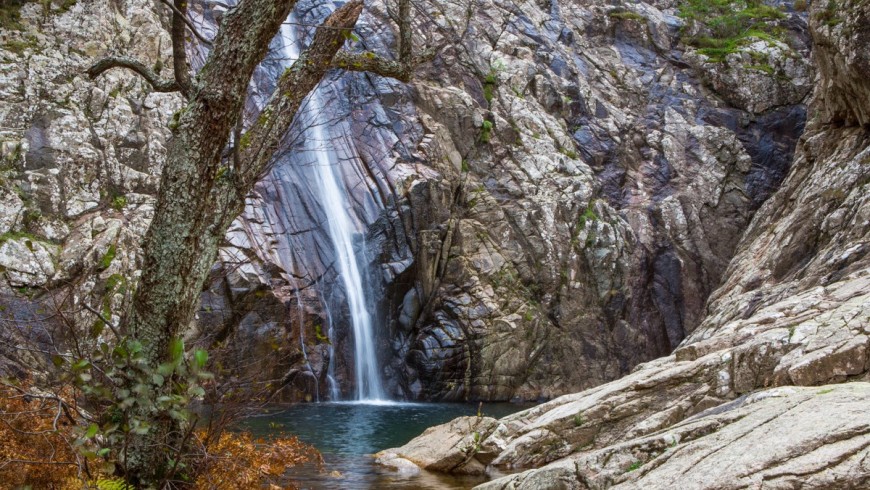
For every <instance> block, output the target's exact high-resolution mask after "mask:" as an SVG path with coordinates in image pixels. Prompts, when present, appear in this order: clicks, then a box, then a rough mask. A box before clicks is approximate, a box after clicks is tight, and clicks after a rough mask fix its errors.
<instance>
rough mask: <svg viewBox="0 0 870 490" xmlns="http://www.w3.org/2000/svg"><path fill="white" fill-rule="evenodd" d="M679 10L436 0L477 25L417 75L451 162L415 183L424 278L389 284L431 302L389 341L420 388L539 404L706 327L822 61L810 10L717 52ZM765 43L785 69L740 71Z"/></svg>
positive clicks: (436, 160)
mask: <svg viewBox="0 0 870 490" xmlns="http://www.w3.org/2000/svg"><path fill="white" fill-rule="evenodd" d="M678 6H679V5H677V4H675V3H673V2H646V3H635V4H631V5H624V6H622V7H619V8H616V7H614V6H612V5H611V4H610V3H608V2H596V1H584V2H570V3H568V2H528V3H527V4H524V5H523V8H522V9H521V10H518V9H517V8H516V7H515V6H513V4H511V3H505V2H498V1H495V2H475V3H474V4H473V5H470V4H469V5H466V4H465V3H463V2H458V3H457V2H451V3H450V4H449V5H444V6H441V7H440V8H441V9H443V13H442V16H441V17H442V18H444V19H448V20H449V21H450V22H452V24H450V23H448V24H449V25H448V27H450V28H453V29H459V27H456V25H457V19H462V18H463V14H462V13H463V12H465V11H466V9H468V8H470V9H471V12H472V15H470V17H469V19H470V20H469V25H468V26H467V27H468V32H470V33H474V34H475V35H470V34H469V35H468V36H466V37H465V38H464V43H463V44H462V45H461V46H460V47H459V48H457V49H455V50H448V51H447V52H446V53H445V54H444V56H443V57H442V58H440V59H439V60H438V61H436V63H435V65H434V70H433V71H432V72H431V73H427V74H426V75H425V76H424V77H423V79H422V80H420V81H418V82H416V83H415V84H414V89H415V91H416V93H415V94H414V96H415V104H416V106H417V108H418V111H419V112H420V116H419V117H420V120H421V122H422V125H423V128H424V131H425V135H424V137H423V139H422V141H421V143H420V150H421V153H422V154H423V156H424V159H425V160H426V161H427V162H428V163H429V166H430V167H431V168H433V169H434V170H436V171H438V172H439V175H438V176H436V177H435V178H432V177H426V176H415V177H414V179H415V180H414V181H412V183H411V184H410V185H408V186H403V187H404V188H406V189H408V191H407V192H408V194H409V195H408V196H407V197H406V199H407V202H408V205H409V207H410V210H409V211H410V213H411V219H410V220H409V219H408V218H405V220H406V223H407V222H408V221H410V225H411V226H407V227H406V229H412V230H415V231H416V243H415V248H413V249H412V250H414V252H415V253H414V259H415V260H416V269H415V277H414V290H413V292H408V293H405V292H404V291H403V290H402V288H401V287H398V286H397V287H394V288H393V290H394V291H395V293H393V294H395V295H396V298H402V297H408V295H409V294H410V295H411V296H412V297H416V298H418V301H419V302H420V304H421V307H420V308H419V311H420V314H419V317H418V318H416V320H415V321H414V322H413V325H412V326H410V327H405V326H396V327H395V328H396V333H394V334H393V338H394V340H393V343H394V345H393V357H394V358H395V359H397V361H396V363H395V366H396V369H397V370H399V374H400V386H401V387H402V388H403V389H404V392H405V393H406V394H407V395H409V396H412V397H423V398H436V399H449V400H456V399H490V400H504V399H511V398H521V399H535V398H541V397H542V398H548V397H552V396H554V395H557V394H560V393H564V392H569V391H575V390H577V389H581V388H585V387H590V386H594V385H596V384H599V383H601V382H603V381H606V380H610V379H613V378H615V377H618V376H619V375H622V374H625V373H627V372H628V371H629V370H630V369H631V368H632V367H633V366H635V365H636V364H638V363H640V362H643V361H648V360H651V359H653V358H655V357H658V356H661V355H665V354H667V353H669V352H670V351H671V350H672V349H673V348H674V347H676V346H677V345H678V344H679V343H680V342H681V341H682V340H683V339H684V337H685V336H686V335H688V334H689V333H691V332H692V331H693V330H694V329H695V328H696V327H697V326H698V325H699V324H700V323H701V320H702V319H703V317H704V315H705V310H704V304H705V300H706V298H707V296H708V295H709V294H710V292H711V291H712V290H713V289H714V288H715V287H716V286H717V285H718V284H719V283H720V280H721V278H722V274H723V272H724V271H725V269H726V266H727V264H728V262H729V260H730V259H731V258H732V256H733V254H734V252H735V247H736V245H737V241H738V240H739V237H740V236H741V233H742V232H743V230H744V229H745V228H746V226H747V225H748V223H749V220H750V218H751V217H752V214H753V213H754V211H755V210H756V209H757V207H758V206H759V205H760V204H761V203H762V202H764V200H765V199H766V198H767V197H768V196H769V195H770V193H771V192H772V191H773V190H775V189H776V188H777V186H778V185H779V182H780V181H781V179H782V178H783V177H784V175H785V173H786V172H787V170H788V167H789V165H790V162H791V160H792V152H793V149H794V145H795V143H796V140H797V137H798V136H799V135H800V133H801V131H802V129H803V123H804V117H805V111H804V109H803V107H802V106H801V105H800V103H801V101H802V99H803V98H804V97H805V96H806V95H807V93H808V92H809V90H810V88H811V83H810V80H811V79H812V69H811V67H810V65H809V63H808V61H807V60H806V59H805V58H804V56H805V55H806V54H807V51H808V46H807V45H806V43H805V41H804V39H805V38H806V30H805V29H806V26H805V14H798V13H791V14H788V15H787V16H785V17H787V21H783V22H786V24H787V25H785V26H784V27H783V29H784V32H787V33H789V35H788V36H784V38H783V39H787V40H788V41H789V42H790V43H791V46H789V45H787V44H785V43H783V42H774V43H770V46H768V43H766V42H764V41H758V42H755V43H752V44H750V45H748V46H745V47H744V48H741V50H738V51H737V52H736V53H735V54H734V55H733V56H732V58H729V60H727V63H716V62H713V61H710V60H709V59H708V58H706V57H705V56H703V55H701V54H698V53H697V52H696V50H694V48H691V47H689V46H687V45H685V44H683V42H682V41H681V37H680V34H681V32H682V30H681V29H682V28H681V26H682V25H683V21H682V20H681V19H680V18H679V17H678V16H677V14H678V11H677V7H678ZM459 25H460V27H462V29H465V24H462V23H459ZM492 26H499V28H498V29H493V27H492ZM756 45H757V46H756ZM792 46H793V47H792ZM756 49H759V50H762V51H763V52H764V53H763V54H764V56H767V57H769V59H770V60H772V64H771V65H770V66H771V68H770V71H771V72H772V73H768V72H765V71H760V70H749V69H746V68H745V66H743V65H742V64H741V61H740V60H741V59H742V58H741V56H749V54H748V53H755V52H756V51H755V50H756ZM756 56H757V55H756ZM738 72H739V73H738ZM715 73H719V74H721V77H720V78H712V77H711V74H715ZM774 85H775V86H777V87H778V86H779V85H782V90H779V89H777V90H768V88H770V87H772V86H774ZM400 189H401V188H400ZM445 193H446V195H445ZM412 243H413V242H412ZM394 305H396V306H395V307H396V309H397V310H399V311H400V313H399V315H398V316H399V317H406V318H407V317H409V315H407V314H405V308H404V306H400V303H399V302H398V301H394ZM400 308H401V309H400ZM405 323H409V322H405ZM405 323H402V324H401V325H404V324H405ZM409 324H410V323H409ZM402 362H404V363H405V365H406V366H408V367H405V368H402Z"/></svg>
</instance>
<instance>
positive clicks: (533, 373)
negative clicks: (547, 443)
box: [0, 0, 865, 400]
mask: <svg viewBox="0 0 870 490" xmlns="http://www.w3.org/2000/svg"><path fill="white" fill-rule="evenodd" d="M681 5H682V4H681V3H679V2H670V1H658V0H655V1H652V0H651V1H647V2H638V3H632V4H626V5H622V6H615V5H612V4H611V2H605V1H602V0H583V1H581V2H555V1H553V2H544V1H538V2H527V4H523V6H522V8H518V7H517V6H516V5H514V4H513V3H510V2H502V1H500V0H487V1H482V2H480V1H475V2H470V1H464V0H463V1H457V2H432V3H431V4H427V7H426V8H428V9H432V11H431V12H430V14H431V15H430V16H429V19H430V20H428V21H426V22H422V21H421V22H420V23H419V29H420V32H419V33H418V35H417V38H419V39H420V40H423V41H425V40H430V38H432V39H431V40H432V41H433V43H435V44H438V43H439V42H440V41H443V40H444V39H450V40H451V42H450V43H448V44H449V47H448V48H447V49H446V50H445V51H443V52H442V53H441V54H440V55H439V56H438V57H437V58H436V59H435V61H434V62H433V63H432V64H430V65H428V66H427V67H425V68H423V69H421V70H420V72H419V73H418V74H417V78H416V80H415V81H414V82H413V83H412V84H409V85H403V84H399V83H396V82H394V81H389V80H383V79H376V78H374V77H370V76H368V75H366V74H335V75H334V76H332V77H330V78H329V80H327V81H326V82H325V83H324V88H323V90H324V91H325V92H326V93H327V95H328V97H324V98H325V99H327V100H328V101H330V102H329V104H328V107H327V108H326V111H325V112H327V113H328V114H330V115H331V119H330V121H329V126H330V129H329V134H330V139H331V140H332V141H331V142H325V143H324V144H325V145H326V146H328V148H326V147H325V149H326V150H328V151H331V152H332V153H333V154H334V155H336V157H337V160H338V161H340V162H341V184H342V185H343V187H344V189H345V190H346V191H347V193H348V195H349V196H350V202H351V204H352V206H351V207H352V209H350V210H349V212H350V215H351V219H352V221H353V222H354V223H355V225H356V226H357V229H358V231H359V236H358V237H357V240H356V244H357V247H356V248H357V252H358V255H360V256H362V257H364V260H363V262H366V263H367V264H368V266H369V267H368V270H367V273H368V277H369V278H370V282H371V287H372V296H371V297H372V300H371V302H372V305H371V308H372V310H373V311H376V312H377V320H378V321H377V323H378V324H379V325H381V326H382V328H381V331H380V333H379V335H380V336H379V339H378V340H379V346H380V358H381V361H382V364H383V376H384V378H385V381H386V382H387V383H388V385H389V390H390V393H391V395H392V396H395V397H404V398H411V399H439V400H465V399H483V400H506V399H541V398H552V397H554V396H557V395H559V394H563V393H567V392H571V391H576V390H579V389H583V388H588V387H591V386H595V385H597V384H600V383H602V382H604V381H608V380H612V379H615V378H617V377H619V376H620V375H623V374H626V373H628V372H629V371H630V370H631V369H632V368H633V367H634V366H636V365H637V364H638V363H641V362H644V361H649V360H651V359H654V358H656V357H659V356H662V355H666V354H668V353H670V352H671V351H672V350H673V349H674V348H675V347H676V346H677V345H679V344H680V342H681V341H683V340H684V338H685V337H686V336H687V335H690V334H692V333H693V332H694V331H695V330H696V328H698V326H699V325H701V324H702V320H703V319H704V318H705V315H706V314H707V311H706V310H705V304H706V303H705V302H706V300H707V298H708V296H709V295H710V293H711V292H712V291H713V290H714V289H715V288H716V287H717V286H718V285H720V284H721V282H722V280H723V277H726V276H723V274H724V273H725V271H726V268H727V267H728V264H729V261H731V259H732V257H733V256H734V254H735V252H736V250H737V244H738V241H739V239H740V237H741V235H742V233H743V232H744V230H746V228H747V226H748V225H749V222H750V220H751V218H752V216H753V214H754V213H755V212H756V211H757V210H758V209H759V207H760V206H761V205H762V203H764V202H765V200H766V199H768V197H769V196H770V195H771V194H772V193H773V192H774V191H775V190H776V189H777V188H778V187H779V185H780V182H781V181H782V179H783V178H784V176H785V175H786V173H787V172H788V169H789V167H790V165H791V162H792V160H793V153H794V148H795V145H796V143H797V139H798V137H799V135H800V134H801V132H802V131H803V127H804V122H805V119H806V111H805V109H804V106H803V105H802V103H803V100H804V98H805V97H806V95H807V94H808V92H809V90H810V89H811V86H812V83H811V82H810V81H811V80H813V76H814V75H813V73H814V72H813V68H812V66H811V64H810V63H809V61H808V59H807V56H808V53H809V44H808V39H809V37H808V34H807V32H808V31H807V18H808V17H812V16H813V15H822V16H825V15H827V14H826V13H825V12H826V11H824V9H822V10H819V9H821V7H819V8H818V9H816V8H815V7H814V9H815V10H819V12H816V11H815V10H814V11H813V12H810V13H803V12H797V11H795V10H794V9H792V7H791V4H790V3H789V2H781V4H780V3H777V6H779V7H781V8H782V9H783V10H784V12H785V13H784V14H782V15H780V16H776V20H772V21H771V23H772V26H773V24H775V26H773V27H775V28H776V29H775V32H777V33H778V36H779V37H778V38H776V39H773V38H771V39H762V38H758V39H756V38H753V39H752V42H748V43H745V44H744V45H741V46H739V47H738V48H737V49H736V50H735V52H734V53H731V54H729V55H728V57H726V59H724V60H723V61H722V62H719V61H717V60H713V59H711V58H710V57H709V56H707V55H705V54H704V53H703V52H701V50H698V49H696V48H694V47H692V46H691V45H690V44H689V43H687V42H686V39H684V37H686V35H687V32H689V26H687V25H686V21H685V20H684V19H683V18H682V17H680V10H679V9H680V7H681ZM37 7H38V6H37V5H30V4H27V5H25V7H24V9H23V14H24V25H25V30H24V31H21V32H19V31H10V32H9V33H4V36H5V37H4V42H5V43H6V44H4V49H3V51H2V56H3V60H4V62H3V65H2V78H0V91H2V93H3V96H4V97H5V100H9V101H10V103H8V104H4V106H3V107H2V108H0V122H2V133H0V136H2V137H0V140H2V141H0V147H2V154H3V162H4V163H3V167H2V172H3V178H2V182H0V184H2V186H3V189H4V191H8V192H4V197H2V199H0V233H3V235H2V236H3V238H2V239H0V242H2V243H0V247H2V250H3V259H2V260H3V262H2V267H3V269H2V270H0V273H2V275H3V283H4V284H3V288H4V289H3V292H4V294H5V295H8V296H11V295H16V296H19V297H20V296H21V295H22V294H24V293H26V294H27V295H28V296H31V295H33V294H36V293H37V292H40V291H43V290H47V291H48V292H50V293H52V296H61V297H64V298H67V299H68V301H70V302H71V303H69V307H70V310H71V311H72V312H74V315H75V317H76V319H77V320H80V321H81V322H82V323H84V324H89V323H90V322H92V321H93V318H92V317H91V316H90V314H88V313H86V312H82V311H81V309H80V304H81V302H83V301H86V302H88V303H90V304H93V305H96V304H103V303H104V302H105V300H104V298H109V302H110V303H111V305H110V306H111V310H112V312H113V314H116V313H117V312H119V311H122V308H123V303H124V299H125V297H126V291H129V290H130V287H131V286H133V285H134V284H135V280H136V267H137V265H136V260H137V253H138V244H139V243H140V241H141V236H142V234H143V233H144V231H145V230H146V229H147V225H148V220H149V219H150V212H151V209H152V207H153V196H154V194H155V193H156V191H157V188H156V185H157V182H158V180H159V179H158V175H159V171H160V167H161V164H162V158H163V147H164V144H165V141H166V138H168V136H169V130H168V127H167V123H168V121H169V120H171V117H172V113H173V112H174V111H175V110H176V109H177V108H178V107H179V104H180V101H179V100H178V98H177V97H175V96H171V95H161V94H154V93H149V91H148V90H147V88H146V87H145V86H144V84H143V82H141V81H140V80H138V79H137V78H136V77H134V76H132V75H130V74H128V73H126V72H123V71H112V72H111V73H109V74H108V75H106V76H102V77H100V78H99V79H98V80H96V81H93V82H92V81H90V80H86V79H85V78H84V77H83V75H82V72H83V70H84V68H85V67H86V66H88V64H89V63H90V62H92V61H93V60H94V59H95V58H97V57H99V56H101V55H103V54H105V53H106V52H108V51H110V50H116V51H119V52H123V53H125V54H129V55H132V56H135V57H137V58H140V59H143V60H149V61H148V62H149V63H152V62H153V63H156V62H157V61H158V60H161V61H162V63H163V65H164V66H170V63H169V58H168V55H169V53H168V50H169V46H170V43H169V41H168V37H167V34H166V32H165V29H164V28H163V26H162V25H161V22H164V21H165V19H164V18H163V17H161V15H163V16H165V12H164V13H163V14H158V13H157V12H158V11H161V12H162V10H159V9H156V10H155V8H152V7H153V6H151V5H150V4H147V5H146V4H145V3H143V2H140V1H138V0H130V1H128V2H122V3H120V4H117V5H112V6H111V8H108V9H106V8H103V7H102V6H99V5H96V4H94V2H92V1H90V0H80V2H79V3H77V4H76V5H74V6H73V7H71V8H69V9H68V10H64V11H60V10H56V11H54V12H50V13H51V15H48V16H44V15H40V13H39V12H38V8H37ZM223 8H224V7H222V6H220V5H212V4H196V5H193V6H192V7H191V9H192V12H194V15H196V16H198V19H199V20H201V21H202V22H203V23H204V25H206V27H207V29H208V26H214V25H215V23H216V22H217V20H218V19H219V18H220V15H221V14H222V9H223ZM329 9H330V5H329V4H328V3H326V2H316V1H313V0H312V1H303V2H300V4H299V6H298V8H297V12H296V13H297V15H298V16H299V18H300V19H301V20H302V21H303V22H302V24H315V23H317V21H318V20H319V19H320V18H322V17H323V16H324V15H325V13H326V12H327V11H328V10H329ZM49 10H50V9H49ZM469 12H471V15H469ZM387 19H388V14H387V11H386V9H385V8H384V5H383V3H382V2H370V3H368V4H367V11H366V13H365V15H364V16H363V18H362V20H361V23H360V25H359V28H358V31H359V32H360V37H361V38H362V39H364V42H365V43H366V47H368V48H371V49H377V50H382V51H384V52H386V51H387V50H390V49H392V48H393V47H394V45H395V36H394V34H393V32H392V31H391V29H390V27H389V25H390V23H389V22H388V21H387ZM830 20H831V19H828V20H826V21H825V22H830ZM830 24H831V26H830V27H831V29H839V28H842V26H839V27H838V25H836V23H833V22H830ZM79 25H86V26H90V27H88V29H87V31H88V32H87V34H84V31H81V30H77V29H78V26H79ZM826 25H827V24H826ZM856 25H859V24H856ZM494 26H495V27H497V28H494ZM303 31H304V29H303ZM309 35H310V32H300V36H299V37H300V39H304V38H305V37H306V36H309ZM813 35H814V38H816V39H817V42H821V41H818V40H819V39H822V37H821V36H828V37H827V38H826V39H829V40H828V41H825V42H827V43H828V44H829V45H830V48H824V49H828V50H829V51H830V52H831V53H837V54H836V56H834V55H833V54H832V55H831V56H829V57H828V58H829V59H830V60H832V61H831V64H830V65H823V64H822V63H819V67H820V69H821V70H822V71H826V70H827V71H829V72H832V73H836V74H840V73H841V72H844V71H846V72H848V71H849V70H852V72H853V73H859V72H860V68H852V66H858V67H860V66H861V65H860V63H859V61H860V59H862V58H861V57H862V56H864V55H863V54H861V52H860V50H852V51H849V50H845V45H843V46H841V45H839V44H837V43H839V42H840V41H839V39H840V38H838V37H837V36H836V34H831V33H828V34H824V33H821V31H820V32H814V33H813ZM146 38H147V42H139V39H146ZM280 43H281V41H280V40H277V39H276V40H275V43H274V46H273V47H274V48H276V49H275V50H274V52H273V55H272V56H271V57H270V58H269V59H267V60H266V61H265V62H264V63H263V65H262V67H261V68H260V70H259V71H258V74H257V76H256V77H255V79H254V83H253V84H252V89H251V96H250V97H249V106H250V107H249V109H250V111H251V114H252V115H253V114H255V110H256V104H257V101H258V100H262V98H263V97H265V96H266V95H267V94H268V93H269V92H270V91H271V90H272V88H273V86H274V78H275V76H276V74H277V73H280V71H281V70H282V65H281V62H280V58H281V55H280V48H281V45H280ZM840 44H842V43H840ZM274 53H277V54H274ZM61 54H63V56H61ZM204 55H205V52H204V51H201V50H199V49H198V48H194V52H193V55H192V59H193V60H194V62H195V63H196V62H199V61H201V59H202V56H204ZM838 56H839V58H838ZM759 67H763V69H759ZM828 79H830V77H829V78H828ZM823 83H827V82H823ZM832 83H833V82H832ZM837 83H839V82H837ZM862 83H865V82H863V81H861V82H849V83H848V84H845V85H837V87H838V88H837V90H839V92H836V91H835V90H833V89H832V90H828V91H826V93H831V94H834V93H839V94H840V95H837V96H834V95H831V98H830V100H828V101H826V102H825V106H826V107H828V109H825V110H826V111H830V112H831V114H837V115H836V117H835V116H833V115H832V116H831V120H837V121H841V120H842V121H853V120H854V121H858V122H860V121H863V119H861V117H863V116H861V114H863V113H862V112H861V109H860V108H858V109H852V108H850V106H849V105H848V102H849V101H850V100H851V98H852V97H853V96H854V95H855V94H857V93H858V92H856V91H858V90H860V89H861V84H862ZM820 104H821V103H820ZM849 111H853V112H854V111H857V112H855V114H853V115H849V114H851V113H850V112H849ZM252 117H253V116H252ZM293 134H298V131H297V132H296V133H292V134H291V135H290V137H288V140H289V141H290V142H289V143H288V149H289V150H292V149H293V148H294V147H293V146H292V145H293V143H292V140H293ZM856 144H859V143H857V142H856ZM288 154H291V156H290V157H286V158H284V157H282V158H281V159H279V160H280V161H279V162H277V164H276V166H275V168H274V170H273V171H272V173H271V174H270V175H269V176H267V177H266V178H264V180H263V181H262V182H261V183H260V184H259V185H258V187H257V189H256V191H255V192H254V193H253V194H252V195H251V196H250V199H249V201H248V206H247V209H246V211H245V213H244V215H243V216H241V217H239V219H238V220H237V221H236V223H234V225H233V227H232V229H231V230H230V231H229V232H228V235H227V240H226V243H225V244H224V247H223V248H222V250H221V253H220V257H219V263H217V264H216V265H215V269H214V271H213V274H212V277H211V279H210V282H209V284H207V287H206V290H205V291H204V293H203V296H202V305H201V309H200V311H199V313H198V315H197V322H196V325H193V326H192V327H191V330H190V337H191V338H196V339H198V341H199V342H202V343H203V344H206V345H209V346H211V348H212V349H219V350H224V351H226V354H225V355H226V356H228V357H229V358H231V359H235V361H233V362H231V363H228V364H231V365H234V366H238V367H241V366H246V367H245V368H244V371H245V374H248V375H262V376H263V377H264V378H268V379H273V380H279V381H276V382H277V383H280V384H281V385H286V386H289V387H290V388H291V390H289V393H288V394H287V397H288V398H289V399H306V398H311V399H314V398H316V397H318V396H325V395H326V393H327V391H328V390H327V389H326V388H327V387H328V386H330V384H331V383H333V382H334V383H337V385H338V386H339V387H340V388H341V391H342V392H343V393H342V394H343V395H344V396H347V395H348V394H349V393H351V392H352V390H353V386H352V384H351V380H352V379H353V376H351V366H352V365H353V362H352V358H351V355H352V352H353V349H352V343H353V339H352V338H351V335H350V330H351V329H350V328H349V322H348V317H347V314H348V313H347V308H346V306H345V301H344V294H345V293H344V291H343V288H342V286H341V284H340V283H341V281H339V280H338V279H337V274H336V268H335V267H334V261H335V253H334V251H333V250H332V248H331V244H330V243H329V238H328V235H327V232H326V226H325V224H326V223H327V222H328V219H329V216H328V215H327V213H325V212H324V211H323V209H322V207H320V206H319V204H317V202H316V201H317V197H316V196H314V195H313V194H312V190H311V187H312V186H311V185H310V182H311V179H310V167H311V166H310V162H306V161H304V159H300V158H297V157H293V156H292V154H293V152H292V151H289V152H288ZM99 189H108V191H107V192H104V193H103V194H100V192H99ZM849 216H850V215H846V214H844V215H843V216H842V217H841V219H844V220H845V219H851V218H849ZM794 246H798V244H797V243H796V244H795V245H794ZM364 265H365V264H364ZM727 277H733V274H731V275H729V276H727ZM121 279H123V281H121ZM21 288H25V289H21ZM67 292H72V293H73V294H70V295H67V294H66V293H67ZM251 353H256V355H255V356H253V357H254V359H253V360H250V361H249V359H250V358H251ZM330 366H331V369H332V373H333V374H334V378H335V379H333V380H330V379H329V378H328V376H327V374H328V372H329V369H330ZM240 369H241V368H240Z"/></svg>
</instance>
